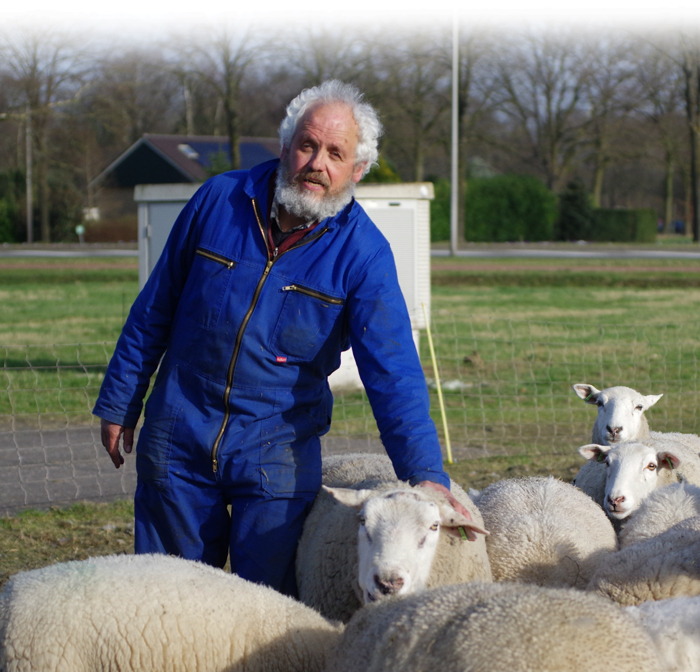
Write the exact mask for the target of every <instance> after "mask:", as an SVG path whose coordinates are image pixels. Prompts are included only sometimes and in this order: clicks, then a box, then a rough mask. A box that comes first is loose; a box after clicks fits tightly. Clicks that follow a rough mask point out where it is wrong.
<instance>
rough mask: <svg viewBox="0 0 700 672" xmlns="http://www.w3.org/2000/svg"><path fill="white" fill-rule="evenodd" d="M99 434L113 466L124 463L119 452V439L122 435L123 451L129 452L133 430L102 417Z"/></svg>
mask: <svg viewBox="0 0 700 672" xmlns="http://www.w3.org/2000/svg"><path fill="white" fill-rule="evenodd" d="M100 435H101V438H102V445H103V446H104V447H105V448H106V449H107V452H108V453H109V456H110V458H111V459H112V462H113V463H114V466H115V467H116V468H117V469H119V467H121V465H122V464H124V458H123V457H122V454H121V453H120V452H119V439H120V437H123V444H124V452H125V453H130V452H131V450H132V448H133V447H134V430H133V428H131V427H122V426H121V425H117V424H116V423H114V422H109V421H108V420H105V419H102V421H101V422H100Z"/></svg>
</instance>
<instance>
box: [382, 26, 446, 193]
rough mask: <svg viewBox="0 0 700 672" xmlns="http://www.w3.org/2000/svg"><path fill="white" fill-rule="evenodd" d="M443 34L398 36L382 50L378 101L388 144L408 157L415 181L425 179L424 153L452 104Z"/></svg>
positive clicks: (412, 177) (425, 32) (419, 32)
mask: <svg viewBox="0 0 700 672" xmlns="http://www.w3.org/2000/svg"><path fill="white" fill-rule="evenodd" d="M444 51H445V47H444V41H443V40H441V36H440V33H428V32H427V31H416V32H412V33H402V34H397V35H395V36H394V39H393V41H392V42H391V43H389V42H386V43H385V44H384V45H383V46H382V48H381V50H380V51H379V55H378V59H377V63H376V66H375V67H376V69H377V79H378V84H377V92H378V93H377V99H378V101H377V102H378V105H379V107H380V110H381V111H382V113H383V118H384V120H385V125H386V126H387V129H388V132H387V136H388V138H387V144H388V145H389V146H390V147H392V148H395V149H394V151H397V150H398V151H402V152H404V153H405V154H406V155H407V157H408V158H409V165H410V173H411V179H413V180H415V181H417V182H421V181H423V179H424V162H425V154H426V150H427V148H428V146H429V145H431V144H434V143H435V142H437V139H436V138H435V137H434V133H433V132H434V131H435V130H437V128H438V127H439V122H440V120H441V119H442V118H443V117H444V115H445V113H446V111H447V110H449V108H450V66H449V63H446V62H445V58H444Z"/></svg>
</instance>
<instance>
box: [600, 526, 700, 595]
mask: <svg viewBox="0 0 700 672" xmlns="http://www.w3.org/2000/svg"><path fill="white" fill-rule="evenodd" d="M586 589H587V590H588V591H593V592H596V593H598V594H600V595H603V596H605V597H608V598H610V599H612V600H614V601H615V602H618V603H619V604H621V605H622V606H624V607H627V606H632V605H636V604H641V603H642V602H647V601H650V600H663V599H666V598H670V597H695V596H696V595H700V517H697V516H696V517H693V518H686V519H685V520H683V521H681V522H680V523H677V524H676V525H674V526H673V527H671V528H670V529H668V530H666V531H665V532H662V533H661V534H659V535H657V536H655V537H651V538H649V539H645V540H643V541H639V542H637V543H635V544H632V545H630V546H626V547H625V548H623V549H621V550H619V551H618V552H617V553H612V554H611V555H610V556H608V559H607V562H605V563H604V564H601V565H599V566H598V568H597V569H596V571H595V573H594V574H593V576H592V577H591V580H590V582H589V584H588V586H587V587H586Z"/></svg>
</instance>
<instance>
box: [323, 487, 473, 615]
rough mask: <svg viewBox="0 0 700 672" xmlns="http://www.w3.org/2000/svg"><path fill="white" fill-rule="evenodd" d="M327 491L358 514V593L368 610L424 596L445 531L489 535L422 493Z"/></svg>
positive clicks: (414, 490)
mask: <svg viewBox="0 0 700 672" xmlns="http://www.w3.org/2000/svg"><path fill="white" fill-rule="evenodd" d="M323 489H324V490H325V491H327V492H328V493H330V494H331V495H332V496H333V497H334V498H335V499H336V500H337V501H338V502H340V503H341V504H344V505H345V506H350V507H352V508H355V509H357V510H358V522H359V528H358V533H357V555H358V577H357V578H358V587H359V593H360V595H359V596H360V599H361V600H362V601H363V602H364V604H368V603H370V602H375V601H377V600H381V599H385V598H387V597H391V596H393V595H408V594H410V593H414V592H417V591H420V590H424V589H425V587H426V584H427V582H428V578H429V576H430V569H431V566H432V562H433V558H434V556H435V550H436V548H437V544H438V537H439V533H440V528H441V527H454V528H458V527H463V528H467V529H469V530H473V531H474V532H479V533H481V534H486V530H484V529H482V528H481V527H479V526H478V525H475V524H474V523H473V522H472V521H471V520H468V519H467V518H466V517H465V516H462V515H461V514H459V513H458V512H457V511H455V510H454V509H453V508H452V507H451V506H450V505H449V504H448V503H447V501H446V500H443V499H442V498H438V499H436V498H434V497H431V496H430V495H428V494H426V493H424V492H423V491H421V489H419V488H415V489H413V488H397V489H391V490H380V491H377V490H354V489H346V488H328V487H326V486H323Z"/></svg>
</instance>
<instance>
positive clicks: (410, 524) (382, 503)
mask: <svg viewBox="0 0 700 672" xmlns="http://www.w3.org/2000/svg"><path fill="white" fill-rule="evenodd" d="M364 483H365V484H366V483H367V481H365V482H364ZM452 493H453V494H454V496H455V497H456V498H457V499H458V500H459V501H460V503H461V504H463V505H464V507H465V508H466V509H467V510H468V511H469V513H470V514H471V517H472V520H471V521H469V520H467V519H466V518H465V517H463V516H461V515H459V514H458V513H457V512H456V511H455V510H454V509H453V508H452V507H451V506H450V504H449V503H448V502H447V500H446V499H445V498H444V497H443V496H442V495H441V494H440V493H438V492H435V491H433V490H430V489H428V488H422V487H415V488H412V487H411V486H409V485H408V484H407V483H403V482H401V481H393V482H388V483H375V484H374V486H373V487H372V488H332V489H329V488H327V486H323V489H322V491H321V492H320V493H319V495H318V496H317V498H316V501H315V502H314V505H313V507H312V509H311V512H310V513H309V516H308V517H307V519H306V522H305V524H304V531H303V533H302V536H301V539H300V541H299V546H298V548H297V560H296V578H297V586H298V589H299V598H300V600H301V601H302V602H304V603H305V604H307V605H309V606H311V607H313V608H314V609H317V610H318V611H320V613H321V614H323V615H324V616H326V617H327V618H331V619H334V620H341V621H347V620H348V619H349V618H350V617H351V616H352V614H353V613H354V612H355V611H356V610H357V609H359V608H360V607H361V606H362V605H363V604H365V603H369V602H372V601H374V600H379V599H384V598H386V597H389V596H392V595H405V594H408V593H411V592H413V591H417V590H422V589H423V588H425V587H426V586H427V587H431V586H437V585H443V584H446V583H458V582H461V581H472V580H483V581H490V580H491V568H490V565H489V560H488V555H487V552H486V543H485V541H484V537H483V536H478V537H477V539H476V541H465V540H463V539H462V538H461V537H460V536H455V535H453V534H450V533H449V532H448V531H447V528H452V531H454V528H458V527H464V528H468V529H471V530H474V531H475V532H479V533H481V534H485V533H486V531H485V530H484V529H483V520H482V518H481V514H480V513H479V511H478V509H477V508H476V506H475V505H474V504H473V502H472V501H471V500H470V499H469V497H467V495H466V493H464V491H463V490H462V488H460V487H459V486H458V485H457V484H452ZM358 511H359V513H358Z"/></svg>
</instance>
